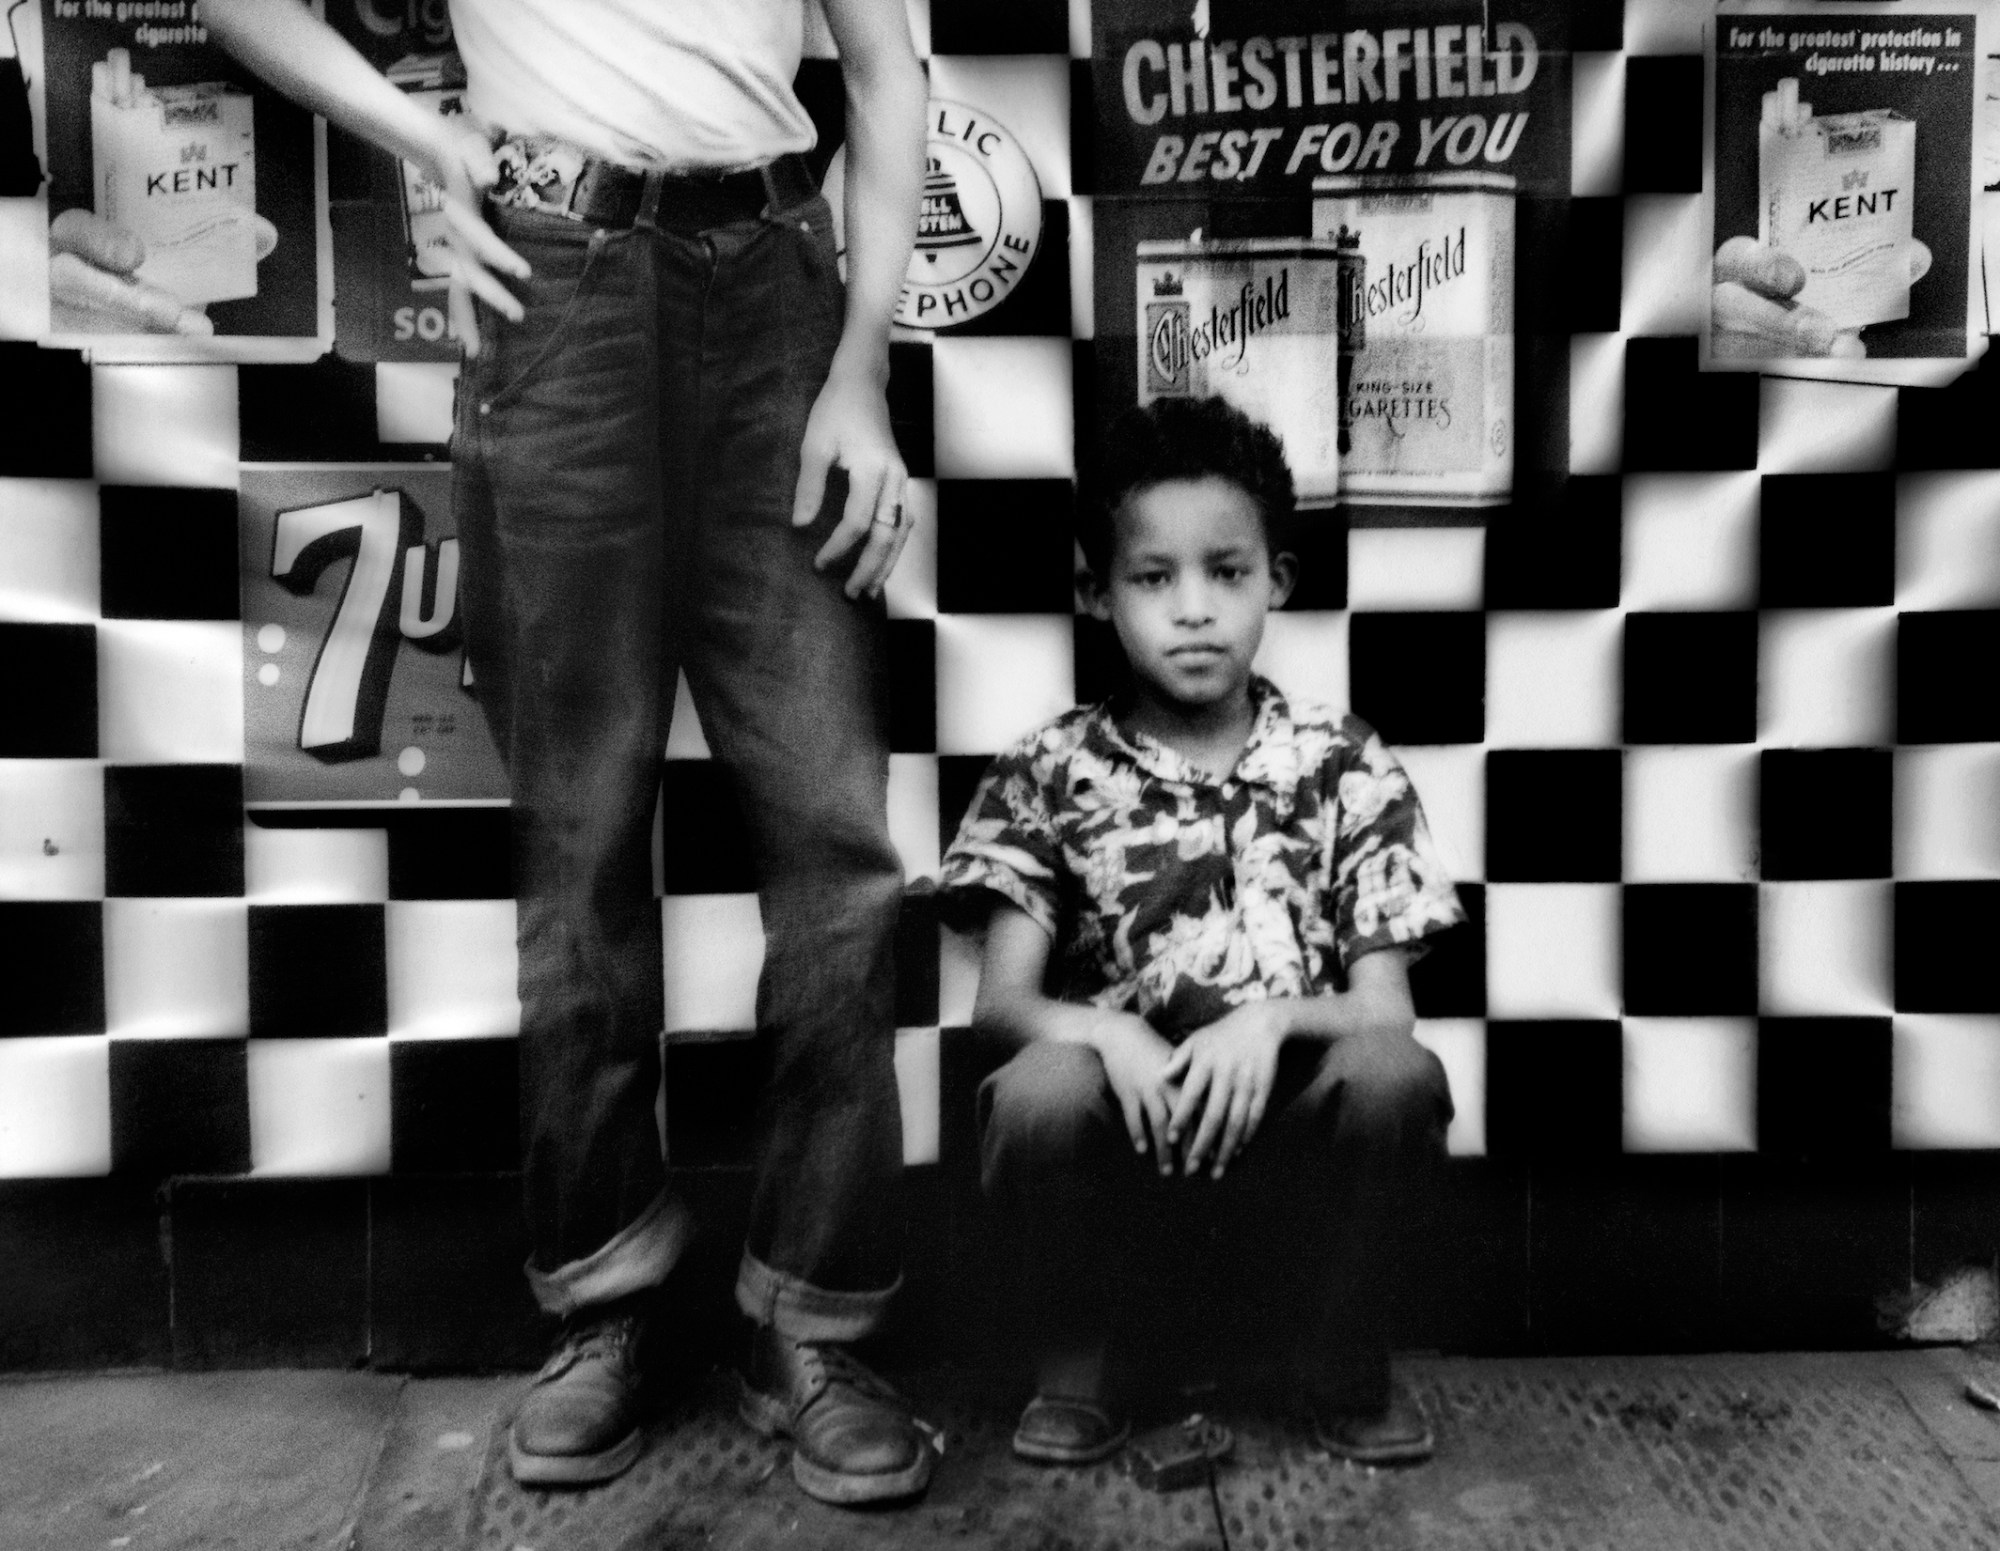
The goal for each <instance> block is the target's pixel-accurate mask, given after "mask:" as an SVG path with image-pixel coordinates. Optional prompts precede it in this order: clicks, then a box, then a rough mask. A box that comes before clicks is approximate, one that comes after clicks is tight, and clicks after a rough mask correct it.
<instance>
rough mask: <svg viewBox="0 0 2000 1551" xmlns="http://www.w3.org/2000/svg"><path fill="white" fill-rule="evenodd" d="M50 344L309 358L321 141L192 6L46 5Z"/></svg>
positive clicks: (316, 291)
mask: <svg viewBox="0 0 2000 1551" xmlns="http://www.w3.org/2000/svg"><path fill="white" fill-rule="evenodd" d="M42 43H43V59H42V69H43V73H44V76H45V80H44V84H43V90H42V92H41V94H40V95H41V97H42V101H43V112H44V114H45V116H46V122H45V124H44V125H43V139H44V143H45V144H46V146H47V155H48V178H49V187H48V208H49V217H50V219H49V231H48V242H49V257H48V263H49V270H48V278H49V298H50V332H51V342H52V343H55V344H58V345H63V346H68V347H83V348H86V349H89V350H90V351H91V353H92V354H93V356H94V357H96V358H98V359H125V360H180V361H202V360H235V361H244V360H261V361H273V360H277V361H286V360H311V359H313V358H314V357H316V356H318V355H319V354H321V353H322V352H323V351H324V349H325V347H326V340H327V336H328V335H329V334H330V332H331V317H332V309H331V285H330V280H331V277H330V274H329V273H328V267H327V264H326V262H325V259H326V254H325V251H324V242H323V235H324V223H323V221H322V219H321V214H320V210H321V205H322V177H321V157H320V154H319V151H318V144H319V132H318V129H317V126H316V125H315V124H314V121H313V117H312V115H311V114H309V113H308V112H306V111H305V110H304V109H303V108H300V107H297V106H295V105H294V104H292V103H291V102H289V101H287V100H286V99H285V98H284V97H282V96H280V95H279V94H278V93H277V92H275V91H272V90H271V89H270V88H268V87H265V86H263V85H262V84H261V83H259V82H257V81H256V80H255V78H254V77H252V76H251V75H250V74H249V73H248V72H246V71H244V70H243V69H242V68H241V67H240V66H238V65H237V64H236V63H235V61H234V60H232V59H231V58H230V57H229V56H228V55H227V54H225V53H224V52H223V51H222V49H221V48H219V47H218V46H216V45H215V44H213V43H212V42H211V41H210V40H209V36H208V29H207V28H206V27H205V26H203V25H202V24H201V21H200V16H199V8H198V6H196V5H195V4H194V3H193V0H144V3H126V0H48V3H47V5H46V7H45V9H44V11H43V15H42Z"/></svg>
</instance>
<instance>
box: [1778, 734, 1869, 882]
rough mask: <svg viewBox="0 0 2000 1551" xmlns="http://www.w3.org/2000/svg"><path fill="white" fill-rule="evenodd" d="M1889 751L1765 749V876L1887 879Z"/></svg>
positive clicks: (1782, 877) (1783, 877)
mask: <svg viewBox="0 0 2000 1551" xmlns="http://www.w3.org/2000/svg"><path fill="white" fill-rule="evenodd" d="M1891 768H1892V755H1891V753H1890V751H1889V750H1887V749H1765V750H1764V751H1763V752H1762V753H1761V754H1760V755H1758V773H1757V828H1758V850H1759V857H1760V866H1761V868H1762V870H1763V875H1764V876H1765V877H1766V878H1776V879H1794V878H1886V877H1888V876H1889V873H1890V870H1891V861H1890V850H1891V845H1890V840H1891V827H1892V824H1891V819H1892V809H1891V805H1890V774H1891Z"/></svg>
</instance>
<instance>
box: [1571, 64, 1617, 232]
mask: <svg viewBox="0 0 2000 1551" xmlns="http://www.w3.org/2000/svg"><path fill="white" fill-rule="evenodd" d="M1569 100H1570V152H1569V191H1570V193H1571V194H1573V195H1575V196H1576V197H1577V198H1579V199H1588V198H1594V197H1598V196H1602V195H1606V194H1616V193H1617V192H1618V191H1619V189H1620V188H1621V187H1623V185H1624V181H1625V179H1624V173H1625V56H1624V55H1623V54H1613V53H1585V52H1582V51H1579V52H1577V53H1575V54H1572V55H1571V56H1570V78H1569Z"/></svg>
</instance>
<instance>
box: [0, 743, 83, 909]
mask: <svg viewBox="0 0 2000 1551" xmlns="http://www.w3.org/2000/svg"><path fill="white" fill-rule="evenodd" d="M103 897H104V767H103V766H102V765H100V764H99V763H98V762H97V761H96V760H94V759H0V899H102V898H103Z"/></svg>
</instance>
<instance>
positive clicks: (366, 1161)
mask: <svg viewBox="0 0 2000 1551" xmlns="http://www.w3.org/2000/svg"><path fill="white" fill-rule="evenodd" d="M248 1048H249V1054H248V1058H247V1062H246V1066H247V1075H248V1078H249V1089H250V1172H251V1173H253V1174H264V1175H272V1174H386V1173H388V1172H389V1041H388V1040H387V1039H383V1038H377V1039H253V1040H251V1041H249V1047H248Z"/></svg>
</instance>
